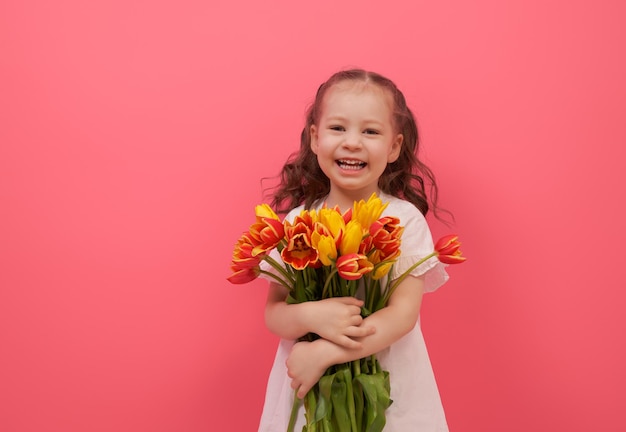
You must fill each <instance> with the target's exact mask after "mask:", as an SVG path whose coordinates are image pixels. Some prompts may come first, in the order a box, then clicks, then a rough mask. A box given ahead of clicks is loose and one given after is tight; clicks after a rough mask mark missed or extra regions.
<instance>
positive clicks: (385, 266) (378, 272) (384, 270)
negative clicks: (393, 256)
mask: <svg viewBox="0 0 626 432" xmlns="http://www.w3.org/2000/svg"><path fill="white" fill-rule="evenodd" d="M394 263H395V261H393V260H392V261H383V262H381V263H380V264H377V265H375V266H374V271H373V272H372V279H374V280H378V279H380V278H382V277H383V276H386V275H387V274H388V273H389V270H391V267H393V264H394Z"/></svg>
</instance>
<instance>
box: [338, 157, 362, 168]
mask: <svg viewBox="0 0 626 432" xmlns="http://www.w3.org/2000/svg"><path fill="white" fill-rule="evenodd" d="M337 164H338V165H339V166H340V167H342V168H344V169H360V168H363V167H364V166H365V165H367V164H366V163H365V162H361V161H359V160H354V159H349V160H346V159H340V160H338V161H337Z"/></svg>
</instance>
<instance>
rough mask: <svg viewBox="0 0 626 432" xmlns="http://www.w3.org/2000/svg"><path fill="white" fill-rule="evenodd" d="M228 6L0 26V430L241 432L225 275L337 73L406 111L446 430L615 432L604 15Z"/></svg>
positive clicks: (244, 323) (8, 8)
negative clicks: (441, 269) (444, 244)
mask: <svg viewBox="0 0 626 432" xmlns="http://www.w3.org/2000/svg"><path fill="white" fill-rule="evenodd" d="M247 3H248V4H241V2H218V1H208V2H207V1H187V0H183V1H176V2H174V1H171V2H167V1H151V2H149V1H136V0H131V1H127V0H125V1H119V0H116V1H110V0H107V1H104V0H100V1H87V2H85V1H78V0H60V1H54V2H53V1H48V2H46V1H30V2H21V1H5V2H3V3H2V5H1V6H0V53H1V55H0V95H1V96H0V350H1V355H0V366H1V367H0V430H2V431H7V432H17V431H19V432H26V431H29V432H30V431H37V432H40V431H64V432H73V431H118V432H125V431H133V432H135V431H150V432H159V431H168V432H169V431H186V432H193V431H207V430H209V431H244V432H245V431H253V430H256V429H255V428H256V424H257V418H258V416H259V413H260V410H261V404H262V400H263V392H264V384H265V379H266V374H267V372H268V370H269V367H270V364H271V361H272V359H273V352H274V347H275V343H276V339H275V338H274V337H273V336H272V335H270V334H269V333H268V332H267V330H265V328H264V324H263V319H262V309H263V302H264V296H265V285H264V283H263V282H261V281H258V282H255V283H253V284H251V285H247V286H239V287H235V286H232V285H230V284H228V283H227V282H226V280H225V277H226V276H227V275H228V273H229V270H228V264H229V260H230V254H231V250H232V246H233V243H234V241H235V239H236V237H237V236H238V235H239V234H240V233H241V231H243V230H244V229H245V228H247V226H248V224H249V223H250V221H251V219H250V218H251V215H252V213H251V212H252V207H253V205H255V204H257V203H258V202H260V200H261V188H260V186H259V179H260V178H261V177H263V176H271V175H274V174H275V173H276V172H277V170H278V169H279V167H280V166H281V164H282V162H283V161H284V159H285V158H286V156H287V155H288V154H289V153H290V152H291V151H293V150H295V148H296V146H297V137H298V133H299V130H300V128H301V124H302V114H303V111H304V107H305V105H306V104H307V103H308V102H309V101H310V99H311V97H312V95H313V93H314V91H315V89H316V87H317V85H318V84H319V83H320V82H321V81H322V80H323V79H324V78H326V77H327V76H328V75H329V74H330V73H332V72H334V71H336V70H337V69H339V68H343V67H346V66H361V67H364V68H368V69H373V70H376V71H379V72H382V73H383V74H386V75H388V76H389V77H391V78H392V79H394V80H395V81H396V82H397V84H398V85H399V86H400V87H401V88H402V89H403V90H404V91H405V94H406V96H407V98H408V99H409V102H410V104H411V106H412V107H413V108H414V111H415V112H416V114H417V117H418V119H419V124H420V126H421V130H422V136H423V144H424V146H425V149H426V153H425V155H426V157H427V161H428V162H429V163H430V164H431V166H432V167H433V168H434V169H435V171H436V173H437V175H438V178H439V180H440V185H441V193H442V204H443V205H444V206H446V207H448V208H449V209H451V210H453V211H454V213H455V215H456V218H457V224H456V226H455V227H454V231H456V232H458V233H459V234H460V235H461V237H462V240H463V241H464V243H465V247H464V251H465V253H466V255H467V256H468V257H469V260H468V262H467V263H466V264H463V265H462V266H459V267H453V268H450V273H451V275H452V280H451V282H450V283H449V284H448V285H446V286H445V287H443V288H442V289H441V290H440V291H438V292H437V293H435V294H432V295H429V296H428V297H427V298H426V300H425V304H424V307H423V310H422V320H423V328H424V333H425V335H426V339H427V343H428V344H429V347H430V351H431V356H432V361H433V364H434V368H435V372H436V374H437V376H438V380H439V383H440V390H441V393H442V398H443V401H444V404H445V406H446V409H447V413H448V418H449V424H450V428H451V430H452V431H456V432H490V431H494V432H495V431H498V432H499V431H509V432H518V431H519V432H522V431H523V432H526V431H530V430H532V431H555V430H557V431H569V432H578V431H580V432H583V431H585V432H587V431H595V430H598V431H599V430H602V431H623V430H626V420H624V416H623V413H622V410H623V407H624V403H625V402H626V398H625V397H624V387H625V385H626V372H625V368H624V367H623V364H624V362H625V360H626V358H625V357H626V346H625V344H624V333H625V330H626V320H625V319H624V313H623V310H624V306H626V305H625V303H626V294H625V293H624V291H625V290H624V288H625V284H624V281H623V278H622V277H621V275H620V273H619V272H620V269H621V268H622V265H623V264H622V260H623V257H624V250H623V249H624V244H625V243H626V236H625V234H624V228H623V225H622V223H623V221H624V217H625V215H624V204H623V200H624V196H625V192H626V191H625V185H626V174H625V171H626V170H624V167H623V165H624V162H625V155H624V148H625V147H626V129H625V128H624V114H625V112H626V111H625V109H626V85H625V83H624V77H625V76H626V65H625V63H624V53H623V49H624V42H625V36H626V32H625V31H624V30H623V26H622V22H623V18H624V16H625V12H626V9H625V7H624V6H622V2H618V1H591V0H587V1H585V0H580V1H561V2H559V1H549V2H545V1H538V0H531V1H529V0H513V1H506V2H502V1H488V0H479V1H474V2H464V1H443V2H426V1H417V2H416V1H408V0H407V1H404V2H401V3H400V4H395V5H393V3H395V2H391V3H389V2H386V3H385V2H384V4H387V5H389V6H390V7H389V8H386V9H385V8H381V6H379V5H380V4H381V2H378V1H374V0H370V1H366V2H364V1H359V2H331V1H318V2H304V3H301V2H289V1H269V2H252V1H250V2H247ZM432 227H433V231H434V233H435V235H436V236H438V235H441V234H445V233H448V232H450V229H449V228H447V227H445V226H443V225H442V224H440V223H437V222H435V221H434V222H433V226H432Z"/></svg>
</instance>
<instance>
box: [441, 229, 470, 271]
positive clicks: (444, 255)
mask: <svg viewBox="0 0 626 432" xmlns="http://www.w3.org/2000/svg"><path fill="white" fill-rule="evenodd" d="M460 247H461V243H460V242H459V236H457V235H456V234H449V235H446V236H443V237H441V238H440V239H439V241H437V244H435V251H436V252H437V257H438V258H439V261H441V262H442V263H445V264H459V263H462V262H463V261H465V260H466V259H467V258H465V257H464V256H463V255H462V254H461V250H460V249H459V248H460Z"/></svg>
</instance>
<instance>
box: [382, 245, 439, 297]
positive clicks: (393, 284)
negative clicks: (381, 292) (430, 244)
mask: <svg viewBox="0 0 626 432" xmlns="http://www.w3.org/2000/svg"><path fill="white" fill-rule="evenodd" d="M434 256H437V251H434V252H432V253H430V254H429V255H426V256H425V257H424V258H422V259H421V260H419V261H418V262H416V263H415V264H413V265H412V266H411V267H409V268H408V269H407V271H405V272H404V273H402V274H401V275H400V277H399V278H398V279H396V280H394V281H393V282H390V283H389V284H387V290H385V296H384V297H383V302H382V304H383V305H386V304H387V303H388V302H389V298H390V297H391V294H393V292H394V291H395V290H396V288H397V287H398V285H400V283H401V282H402V281H403V280H404V279H406V277H407V276H408V275H409V274H410V273H411V272H412V271H413V270H415V269H416V268H417V267H419V266H420V265H422V264H424V263H425V262H426V261H428V260H429V259H431V258H432V257H434Z"/></svg>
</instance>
